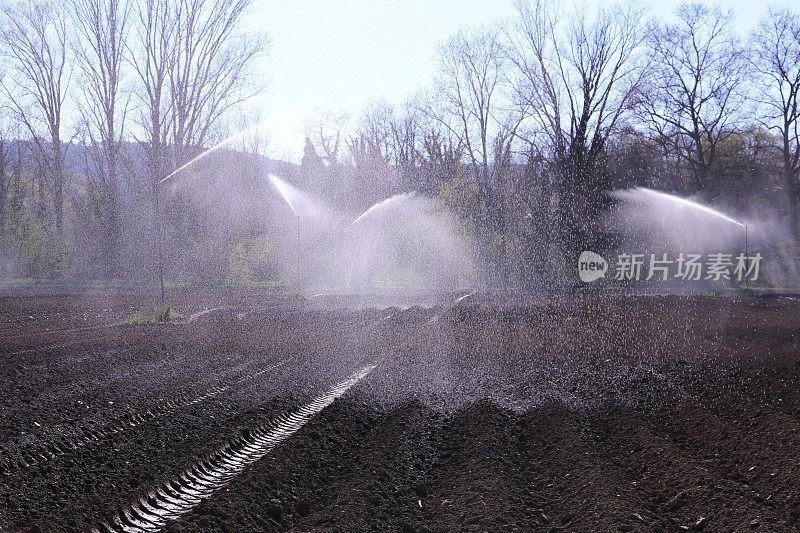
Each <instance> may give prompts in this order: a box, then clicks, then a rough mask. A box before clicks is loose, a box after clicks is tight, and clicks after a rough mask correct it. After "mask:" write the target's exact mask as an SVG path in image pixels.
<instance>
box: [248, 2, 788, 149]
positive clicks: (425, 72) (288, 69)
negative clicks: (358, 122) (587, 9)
mask: <svg viewBox="0 0 800 533" xmlns="http://www.w3.org/2000/svg"><path fill="white" fill-rule="evenodd" d="M794 1H795V0H782V1H779V2H777V4H778V5H793V2H794ZM679 3H680V1H679V0H658V1H657V2H652V3H651V4H650V5H651V6H652V13H653V14H654V15H657V16H667V15H669V13H670V12H671V11H672V10H673V9H674V8H675V6H677V5H678V4H679ZM719 4H720V5H721V6H722V7H723V8H726V7H732V8H733V9H734V10H735V12H736V15H737V28H738V30H739V31H740V32H742V33H746V32H747V31H748V30H749V29H750V28H751V27H752V26H753V25H754V24H755V22H756V21H757V20H758V18H759V17H760V16H761V15H762V14H763V13H765V12H766V9H767V7H766V6H767V3H766V2H761V1H760V0H726V1H721V2H719ZM587 5H590V4H587ZM513 12H514V9H513V1H512V0H377V1H376V0H372V1H370V0H335V1H334V0H325V1H324V0H316V1H313V2H312V1H308V0H306V1H300V2H298V1H291V0H256V1H255V10H254V12H253V14H252V17H250V18H249V23H250V24H251V25H252V27H253V28H256V29H258V30H260V31H264V32H266V33H267V34H268V35H269V37H270V39H271V45H270V48H269V52H268V54H267V56H266V57H265V58H264V59H263V60H262V61H261V69H262V70H263V73H264V75H265V76H266V78H267V80H268V87H267V89H266V90H265V92H264V94H262V95H260V96H259V97H258V99H257V100H256V101H254V102H253V104H254V106H255V107H257V108H258V109H259V111H260V114H261V117H260V118H261V119H262V120H265V121H267V122H268V130H269V134H268V135H269V155H270V156H272V157H276V158H281V159H288V160H292V161H295V162H299V159H300V157H301V156H302V149H303V139H304V137H305V133H304V130H305V125H306V124H307V123H308V121H309V119H310V117H312V116H314V115H315V114H316V113H319V112H326V111H334V112H344V113H346V114H347V115H348V116H349V117H350V118H351V119H356V118H358V116H359V115H360V112H361V109H363V107H364V106H365V105H366V104H368V103H369V102H371V101H375V100H380V99H384V100H386V101H388V102H389V103H391V104H394V105H396V106H400V105H402V103H403V102H404V101H405V100H406V99H407V98H408V97H409V96H411V95H413V93H414V92H416V91H417V90H418V89H420V88H422V87H425V86H426V85H427V84H428V83H429V82H430V80H431V79H432V77H433V73H434V71H435V68H436V65H435V61H434V57H435V53H436V45H437V44H438V43H439V42H441V41H443V40H445V39H447V38H448V37H450V36H451V35H453V34H454V33H456V32H457V31H458V30H459V29H461V28H464V27H478V26H480V25H482V24H491V23H493V22H495V21H497V20H498V19H502V18H504V17H508V16H511V15H512V14H513Z"/></svg>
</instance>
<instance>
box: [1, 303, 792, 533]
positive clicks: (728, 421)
mask: <svg viewBox="0 0 800 533" xmlns="http://www.w3.org/2000/svg"><path fill="white" fill-rule="evenodd" d="M454 296H457V295H437V296H435V297H428V298H427V299H426V301H425V302H424V303H425V304H426V305H425V306H412V307H403V308H400V307H393V306H392V303H393V302H392V301H391V299H387V298H383V299H371V300H367V301H364V300H355V299H348V298H333V297H326V296H320V297H316V298H308V299H306V298H298V297H296V296H293V295H291V294H278V293H273V292H267V291H255V290H237V291H233V290H231V291H222V290H216V291H212V290H208V291H188V290H187V291H180V292H175V293H174V294H172V295H171V297H172V298H173V299H174V301H175V303H176V306H177V307H178V309H179V311H181V312H182V313H183V314H184V316H186V317H188V316H191V315H192V314H194V313H198V312H200V311H203V310H205V309H215V310H214V311H213V312H210V313H207V314H204V315H202V316H198V317H197V318H196V319H195V320H193V321H192V322H189V323H185V321H184V323H173V324H158V325H151V326H139V327H126V326H122V325H119V323H120V322H121V321H122V320H123V319H124V317H125V316H128V315H129V314H131V313H132V312H134V311H135V310H136V309H138V308H139V307H141V306H142V305H143V304H144V302H145V301H146V300H147V298H146V297H145V296H143V295H138V294H121V293H116V294H103V293H100V292H97V293H93V294H82V295H78V294H37V293H33V292H18V293H15V294H6V295H2V296H0V358H2V365H0V385H2V389H3V394H2V395H0V413H2V415H1V416H0V530H2V529H6V530H10V531H81V530H88V529H89V528H90V527H91V526H92V525H95V524H98V523H99V522H100V521H101V520H104V519H107V518H108V517H110V516H112V515H113V514H114V513H115V512H116V510H117V509H119V508H120V507H121V506H123V505H125V504H127V503H130V502H131V501H132V500H133V499H134V498H136V497H137V496H138V495H140V494H142V493H143V492H146V491H147V490H148V489H149V488H150V487H153V486H156V485H157V484H158V483H159V482H161V481H163V480H165V479H168V478H170V477H171V476H173V475H175V474H176V472H178V471H179V470H180V469H181V468H182V467H184V466H186V465H187V464H189V463H191V462H192V461H193V460H194V459H195V458H197V457H199V456H201V455H202V454H204V453H205V452H207V451H208V450H210V449H212V448H213V447H214V446H216V445H217V444H219V443H220V442H223V441H225V440H226V439H229V438H231V437H233V436H235V435H237V434H240V433H242V432H247V431H248V428H252V427H254V426H256V425H257V424H259V423H262V422H265V421H269V420H270V419H273V418H275V417H276V416H277V415H279V414H281V413H284V412H286V411H288V410H291V409H293V408H295V407H297V406H298V405H301V404H303V403H305V402H307V401H309V400H310V399H311V398H313V397H315V396H316V395H318V394H320V393H321V392H322V391H325V390H327V389H328V388H329V387H330V385H331V384H332V383H335V382H337V381H340V380H341V379H344V378H345V377H347V376H348V375H350V374H352V372H353V371H355V370H356V369H358V368H360V367H362V366H363V365H365V364H368V363H375V362H377V367H376V368H375V370H374V371H373V372H372V373H371V374H370V375H369V376H367V377H366V378H365V379H364V380H362V381H361V382H359V383H358V384H357V385H355V386H354V387H353V388H352V389H351V390H350V391H349V392H347V394H346V395H345V396H343V397H342V398H340V399H339V400H337V401H335V402H334V403H333V404H332V405H331V406H329V407H327V408H326V409H324V410H323V411H322V412H321V413H320V414H318V415H317V416H315V417H314V418H313V419H312V420H311V421H310V422H309V423H308V424H306V425H305V426H304V427H303V428H302V429H300V430H299V431H298V432H297V433H295V434H294V435H293V436H291V437H290V438H289V439H287V440H286V441H285V442H283V443H282V444H281V445H280V446H278V447H277V448H276V449H275V450H273V451H272V452H271V453H270V454H268V455H267V456H266V457H264V458H263V459H261V460H260V461H258V462H256V463H255V464H253V465H252V466H250V467H249V468H247V469H246V470H245V471H244V472H243V473H242V474H241V475H239V476H237V477H236V478H234V479H233V480H232V481H231V483H230V484H229V485H228V486H227V487H225V488H223V489H221V490H220V491H218V492H216V493H215V494H214V495H213V496H212V497H210V498H208V499H207V500H205V501H203V503H201V504H200V505H199V506H198V507H197V508H195V510H194V511H192V512H191V513H189V514H187V515H185V516H183V517H182V518H180V519H178V520H176V521H174V522H171V523H170V524H169V525H168V526H167V528H166V529H167V530H168V531H294V532H301V531H399V532H414V531H417V532H423V531H431V532H433V531H435V532H439V531H442V532H444V531H692V530H705V531H749V530H758V531H793V530H800V489H799V488H798V487H800V467H799V466H798V464H799V463H798V461H800V385H799V384H798V380H797V376H798V370H800V303H798V302H796V301H794V300H791V299H788V298H771V299H766V298H754V297H745V298H738V299H737V298H732V297H718V298H716V297H680V296H671V297H659V296H621V295H620V296H601V295H585V296H574V297H565V296H559V297H555V296H535V297H534V296H531V297H525V298H522V297H514V298H512V297H500V296H491V297H489V296H471V297H469V298H466V299H464V300H461V301H459V302H458V303H457V304H456V303H454V302H455V298H454ZM405 303H406V305H408V302H405ZM144 415H147V416H144ZM48 450H50V451H54V452H56V453H55V454H52V457H51V456H50V455H51V454H48V453H47V451H48Z"/></svg>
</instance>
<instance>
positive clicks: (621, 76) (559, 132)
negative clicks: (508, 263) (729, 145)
mask: <svg viewBox="0 0 800 533" xmlns="http://www.w3.org/2000/svg"><path fill="white" fill-rule="evenodd" d="M516 8H517V12H518V17H517V19H516V24H515V26H514V27H513V28H512V29H511V30H510V31H509V35H508V37H509V40H510V42H511V46H510V51H509V57H510V61H511V62H512V63H513V65H514V66H515V76H516V79H515V80H514V84H513V85H514V88H515V90H516V92H517V94H518V97H519V98H520V99H521V100H522V101H523V102H525V103H526V104H527V106H528V108H529V114H530V122H531V125H532V127H531V128H530V129H531V131H530V134H529V136H528V138H527V140H528V142H529V143H530V144H531V148H530V150H529V151H530V152H531V153H538V154H543V155H546V156H547V157H549V158H550V161H551V162H552V163H554V164H555V168H556V169H557V170H559V187H558V193H559V198H560V202H561V218H562V222H563V223H564V226H565V230H566V235H565V238H566V239H567V241H568V242H567V243H565V244H569V245H570V246H571V247H576V248H577V247H580V246H583V245H585V244H586V243H583V242H581V241H585V240H587V239H589V240H590V239H591V238H592V236H591V233H592V231H591V228H589V227H588V225H587V224H586V223H585V221H587V220H589V221H590V220H593V219H597V218H598V217H597V216H595V215H596V214H597V213H596V211H597V210H598V209H599V208H600V205H601V204H602V192H603V190H604V189H605V188H606V186H607V177H606V173H605V170H604V165H603V157H604V153H605V148H606V143H607V141H608V139H609V137H610V136H611V135H612V134H613V133H614V132H616V131H617V129H618V127H619V125H620V123H621V121H622V120H623V119H624V118H625V115H626V113H628V112H629V111H630V110H631V108H632V104H633V101H634V96H635V94H636V93H637V91H638V90H639V88H640V86H641V83H642V80H643V78H644V76H645V72H646V68H645V67H646V64H645V63H644V61H643V60H642V57H643V54H642V51H643V40H644V32H643V27H642V26H643V24H642V21H643V11H642V9H641V8H640V7H639V6H638V5H636V4H635V3H631V4H629V5H628V6H626V7H621V6H619V5H616V6H611V7H609V8H598V9H597V10H594V11H590V12H574V13H572V16H571V18H569V19H567V20H565V19H563V18H561V17H560V16H559V15H560V11H561V10H562V9H563V5H562V4H560V3H557V2H553V1H550V0H534V1H533V2H528V1H523V0H519V1H518V2H517V3H516ZM578 218H581V219H583V220H584V223H583V224H582V223H580V221H579V220H578Z"/></svg>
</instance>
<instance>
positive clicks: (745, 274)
mask: <svg viewBox="0 0 800 533" xmlns="http://www.w3.org/2000/svg"><path fill="white" fill-rule="evenodd" d="M742 225H743V226H744V260H745V265H747V269H745V272H744V290H745V291H746V290H748V288H749V287H748V282H747V274H748V272H747V270H748V269H749V268H750V254H749V253H748V249H747V224H742Z"/></svg>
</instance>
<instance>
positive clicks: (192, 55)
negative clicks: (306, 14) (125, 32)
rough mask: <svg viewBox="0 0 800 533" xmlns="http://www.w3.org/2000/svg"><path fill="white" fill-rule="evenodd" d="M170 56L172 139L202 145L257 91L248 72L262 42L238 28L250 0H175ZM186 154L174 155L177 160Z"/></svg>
mask: <svg viewBox="0 0 800 533" xmlns="http://www.w3.org/2000/svg"><path fill="white" fill-rule="evenodd" d="M174 4H175V6H174V14H173V18H174V20H175V22H176V27H175V30H176V34H175V37H176V43H177V46H176V47H175V56H174V58H173V63H172V66H171V68H170V95H171V104H172V112H173V120H172V121H171V126H172V142H173V144H174V146H175V147H176V149H177V150H179V151H185V150H184V149H185V148H189V149H192V148H196V147H202V146H203V145H204V144H205V143H206V141H207V140H208V137H209V135H210V134H211V133H212V128H213V127H214V126H217V125H219V121H220V119H221V118H222V117H223V116H224V115H225V114H226V113H227V112H228V111H230V110H231V109H232V108H234V107H235V106H237V105H238V104H240V103H242V102H243V101H245V100H247V99H248V98H250V97H252V96H254V95H255V94H257V93H258V91H259V90H260V89H261V84H260V83H258V80H257V78H256V76H255V75H254V73H253V70H252V68H253V66H254V61H255V59H256V58H257V57H258V56H259V55H260V54H262V53H263V52H264V50H265V47H266V44H267V41H266V39H264V38H263V36H261V35H259V34H243V33H241V32H240V31H239V30H240V28H239V26H240V25H241V23H242V21H243V18H244V16H245V15H246V13H247V11H248V9H249V8H250V6H251V4H252V0H179V1H178V2H174ZM190 155H191V153H189V154H181V153H179V154H178V163H179V164H180V163H183V162H185V161H184V160H185V159H187V158H188V157H189V156H190Z"/></svg>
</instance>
